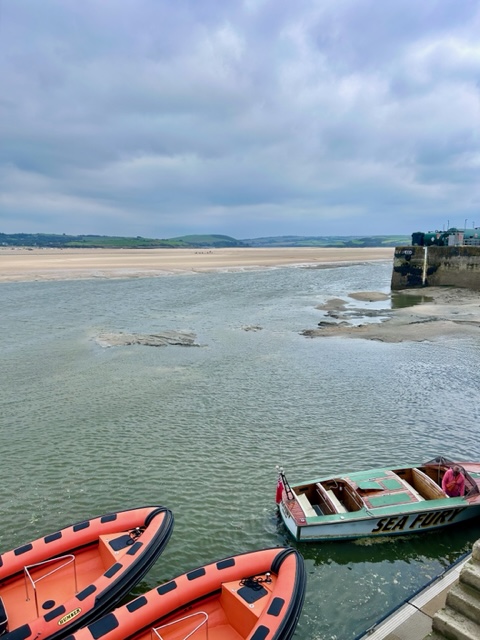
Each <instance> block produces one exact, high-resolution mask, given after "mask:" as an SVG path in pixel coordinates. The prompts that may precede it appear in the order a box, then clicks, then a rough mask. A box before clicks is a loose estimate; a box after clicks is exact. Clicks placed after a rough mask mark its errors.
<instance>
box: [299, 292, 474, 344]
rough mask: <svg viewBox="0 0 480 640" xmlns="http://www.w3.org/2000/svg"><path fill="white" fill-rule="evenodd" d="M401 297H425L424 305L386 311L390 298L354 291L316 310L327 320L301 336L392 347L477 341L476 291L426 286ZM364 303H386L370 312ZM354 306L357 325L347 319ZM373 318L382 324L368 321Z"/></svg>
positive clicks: (404, 293)
mask: <svg viewBox="0 0 480 640" xmlns="http://www.w3.org/2000/svg"><path fill="white" fill-rule="evenodd" d="M399 293H400V292H399ZM401 294H402V296H404V297H405V298H408V296H411V297H412V298H413V297H418V296H419V295H420V296H425V301H424V302H421V303H420V304H412V306H407V307H403V308H400V309H390V308H389V304H390V295H387V294H384V293H379V292H375V291H373V292H352V293H351V294H350V296H349V298H350V300H348V299H347V300H344V299H340V298H332V299H331V300H328V301H327V302H326V303H325V304H324V305H320V306H319V307H317V308H318V309H319V310H320V311H322V312H324V316H325V317H324V318H323V319H322V320H321V321H320V322H319V325H318V326H317V327H315V328H310V329H305V330H304V331H303V332H302V334H303V335H304V336H306V337H309V338H328V337H343V338H360V339H365V340H378V341H380V342H391V343H394V342H405V341H409V342H424V341H427V342H435V341H439V340H444V339H445V338H447V337H449V336H453V337H460V336H464V337H472V336H473V337H475V338H477V339H478V338H480V292H478V291H470V290H469V289H457V288H454V287H445V288H442V287H426V288H424V289H408V290H404V291H402V292H401ZM362 301H363V302H379V301H385V303H386V305H385V310H384V311H378V312H373V313H372V312H369V311H368V309H362V308H361V302H362ZM352 302H355V303H356V306H357V311H356V312H355V313H356V322H352V321H351V311H350V310H349V308H348V307H349V306H350V303H352ZM359 303H360V304H359ZM362 313H364V318H363V319H361V318H362ZM375 316H377V319H379V320H380V321H376V322H375V321H372V318H375ZM359 318H360V321H359V320H358V319H359Z"/></svg>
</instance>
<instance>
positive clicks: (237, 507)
mask: <svg viewBox="0 0 480 640" xmlns="http://www.w3.org/2000/svg"><path fill="white" fill-rule="evenodd" d="M390 278H391V264H390V263H388V262H374V263H363V264H355V265H349V266H342V267H335V266H331V267H328V268H309V267H308V266H307V265H304V266H302V267H284V268H276V269H258V270H256V269H250V270H244V271H242V270H233V271H223V272H222V271H219V272H215V273H205V274H183V275H170V276H162V277H156V278H143V279H118V280H116V279H91V280H73V281H58V282H29V283H27V282H25V283H7V284H1V285H0V301H1V305H0V314H1V329H2V330H1V332H0V345H1V355H2V362H1V396H0V429H1V430H0V433H1V444H2V447H1V450H2V480H3V482H2V493H3V495H2V518H1V519H0V548H1V550H8V549H11V548H13V547H14V546H17V545H20V544H22V543H24V542H28V541H30V540H32V539H34V538H36V537H38V536H41V535H44V534H47V533H50V532H53V531H55V530H57V529H58V528H61V527H63V526H66V525H68V524H70V523H73V522H76V521H79V520H83V519H85V518H89V517H91V516H94V515H99V514H103V513H107V512H110V511H115V510H120V509H126V508H129V507H134V506H140V505H149V504H158V505H164V506H167V507H169V508H170V509H171V510H172V511H173V512H174V516H175V528H174V532H173V535H172V538H171V540H170V542H169V544H168V546H167V548H166V550H165V551H164V553H163V554H162V556H161V557H160V558H159V560H158V561H157V563H156V564H155V566H154V567H153V568H152V570H151V571H150V572H149V574H148V575H147V576H146V577H145V578H144V580H143V582H142V583H141V584H140V585H138V586H137V587H136V589H135V590H134V592H132V594H135V595H137V594H138V593H141V592H143V591H145V590H147V589H150V588H152V587H154V586H155V585H156V584H158V583H160V582H163V581H166V580H168V579H170V578H172V577H174V576H175V575H177V574H179V573H183V572H184V571H186V570H188V569H192V568H195V567H197V566H200V565H202V564H204V563H206V562H211V561H213V560H217V559H220V558H223V557H225V556H228V555H231V554H235V553H239V552H243V551H249V550H253V549H257V548H261V547H268V546H277V545H285V544H293V545H294V546H296V547H297V548H298V549H299V550H300V551H301V553H302V554H303V555H304V557H305V562H306V567H307V574H308V588H307V595H306V600H305V606H304V610H303V614H302V617H301V619H300V622H299V625H298V628H297V632H296V634H295V638H297V639H301V640H316V639H339V640H340V639H341V640H350V639H353V638H354V637H355V636H356V635H358V634H360V633H361V632H362V631H363V630H365V629H366V628H367V627H368V626H370V625H371V624H372V623H374V622H375V621H376V620H377V619H378V618H379V617H381V616H383V615H384V614H385V613H386V612H387V611H389V610H390V609H392V608H393V607H395V606H397V605H399V604H400V603H401V602H402V601H403V600H404V599H405V598H407V597H408V596H410V595H411V594H412V593H413V592H414V591H415V590H417V589H419V588H420V587H421V586H422V585H423V584H425V583H426V582H427V581H428V580H430V579H431V578H433V577H434V576H436V575H437V574H439V573H440V572H441V571H442V570H443V569H444V568H445V567H447V566H448V565H449V564H450V563H451V562H453V561H454V560H456V559H457V558H459V557H460V556H461V555H462V554H463V553H465V552H467V551H468V550H470V549H471V545H472V543H473V542H474V541H475V540H476V539H477V538H478V537H480V529H479V527H478V524H475V523H471V524H467V525H461V526H460V527H459V528H453V529H450V530H447V531H441V532H438V533H435V532H432V533H424V534H415V535H413V536H410V537H400V538H394V539H384V540H382V539H377V540H375V541H374V542H369V541H367V540H360V541H357V542H343V543H326V544H296V543H293V542H292V541H291V539H290V538H289V537H288V535H287V532H286V531H285V529H284V527H283V525H282V524H281V522H280V520H279V517H278V513H277V510H276V506H275V500H274V498H275V484H276V465H282V466H283V467H284V468H285V471H286V474H287V477H288V478H289V479H291V480H292V481H294V480H302V479H308V478H309V477H312V476H317V475H321V474H329V473H334V472H341V471H344V470H361V469H368V468H370V467H376V466H382V465H392V466H394V465H397V464H399V463H402V462H405V463H410V462H411V463H415V462H418V461H425V460H427V459H429V458H433V457H435V456H436V455H445V456H447V457H451V458H459V459H473V460H478V459H479V458H480V445H479V442H478V437H477V433H478V422H479V417H480V416H479V413H480V411H479V403H478V389H479V388H480V366H479V365H480V345H479V343H478V341H475V340H473V339H465V338H460V337H459V338H451V337H450V338H448V339H444V340H442V341H435V342H420V343H412V342H402V343H398V344H387V343H381V342H376V341H369V340H363V339H348V338H339V337H330V338H314V339H311V338H306V337H304V336H302V335H301V332H302V330H304V329H312V328H315V327H316V325H317V323H318V322H319V321H321V320H322V319H324V313H323V312H322V311H321V310H320V309H319V308H318V307H319V306H321V305H322V304H323V303H324V302H326V301H327V300H328V299H330V298H334V297H335V298H338V297H340V298H343V299H345V301H346V302H347V303H348V305H349V307H352V308H357V309H358V308H368V306H369V305H368V304H367V303H362V302H359V301H355V300H353V299H351V298H349V297H348V294H349V293H351V292H359V291H380V292H383V293H389V291H390ZM384 304H385V309H390V307H391V302H390V301H386V302H385V303H384ZM375 306H376V308H377V309H378V306H379V303H378V302H377V303H375ZM380 306H381V305H380ZM164 331H171V332H179V331H180V332H189V334H191V335H193V336H194V343H195V345H196V346H189V347H187V346H176V345H170V346H164V347H151V346H143V345H135V344H132V345H126V346H115V347H108V346H105V343H102V341H101V340H99V337H100V336H102V335H104V334H115V335H122V334H130V335H131V334H134V335H143V336H148V335H151V334H156V333H161V332H164Z"/></svg>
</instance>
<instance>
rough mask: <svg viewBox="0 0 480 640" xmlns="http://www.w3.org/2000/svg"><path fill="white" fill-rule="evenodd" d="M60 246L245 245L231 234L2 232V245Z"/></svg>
mask: <svg viewBox="0 0 480 640" xmlns="http://www.w3.org/2000/svg"><path fill="white" fill-rule="evenodd" d="M2 245H3V246H11V247H57V248H65V249H66V248H83V249H158V248H164V249H179V248H196V247H210V248H213V247H246V246H247V245H246V244H244V243H243V242H242V241H241V240H235V238H230V236H222V235H205V236H201V235H198V236H182V237H180V238H169V239H165V240H159V239H155V238H142V237H140V236H137V237H135V238H124V237H119V236H95V235H85V236H68V235H66V234H62V235H55V234H49V233H12V234H6V233H0V246H2Z"/></svg>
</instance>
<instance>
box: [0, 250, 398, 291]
mask: <svg viewBox="0 0 480 640" xmlns="http://www.w3.org/2000/svg"><path fill="white" fill-rule="evenodd" d="M393 252H394V249H393V248H383V247H378V248H376V247H373V248H366V249H362V248H360V249H324V248H315V247H305V248H297V247H295V248H265V249H237V248H234V249H29V248H11V247H1V248H0V283H1V282H25V281H34V280H73V279H84V278H145V277H155V276H161V275H168V274H171V273H182V272H208V271H215V270H228V269H255V268H264V267H276V266H285V265H296V264H305V265H307V264H308V265H316V264H318V265H324V264H338V263H355V262H370V261H372V260H393Z"/></svg>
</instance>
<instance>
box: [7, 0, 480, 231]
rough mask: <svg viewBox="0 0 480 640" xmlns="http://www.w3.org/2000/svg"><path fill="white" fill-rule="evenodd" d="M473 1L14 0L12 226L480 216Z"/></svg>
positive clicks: (478, 49) (478, 62)
mask: <svg viewBox="0 0 480 640" xmlns="http://www.w3.org/2000/svg"><path fill="white" fill-rule="evenodd" d="M479 178H480V2H478V0H295V1H292V0H0V232H2V233H66V234H74V235H78V234H100V235H119V236H142V237H147V238H172V237H177V236H181V235H186V234H211V233H214V234H225V235H229V236H233V237H235V238H237V239H247V238H258V237H265V236H281V235H303V236H305V235H307V236H324V235H327V236H328V235H390V234H406V235H408V234H411V233H412V232H414V231H430V230H435V229H446V228H448V227H452V226H456V227H459V228H464V227H465V226H466V227H473V226H480V179H479Z"/></svg>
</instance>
